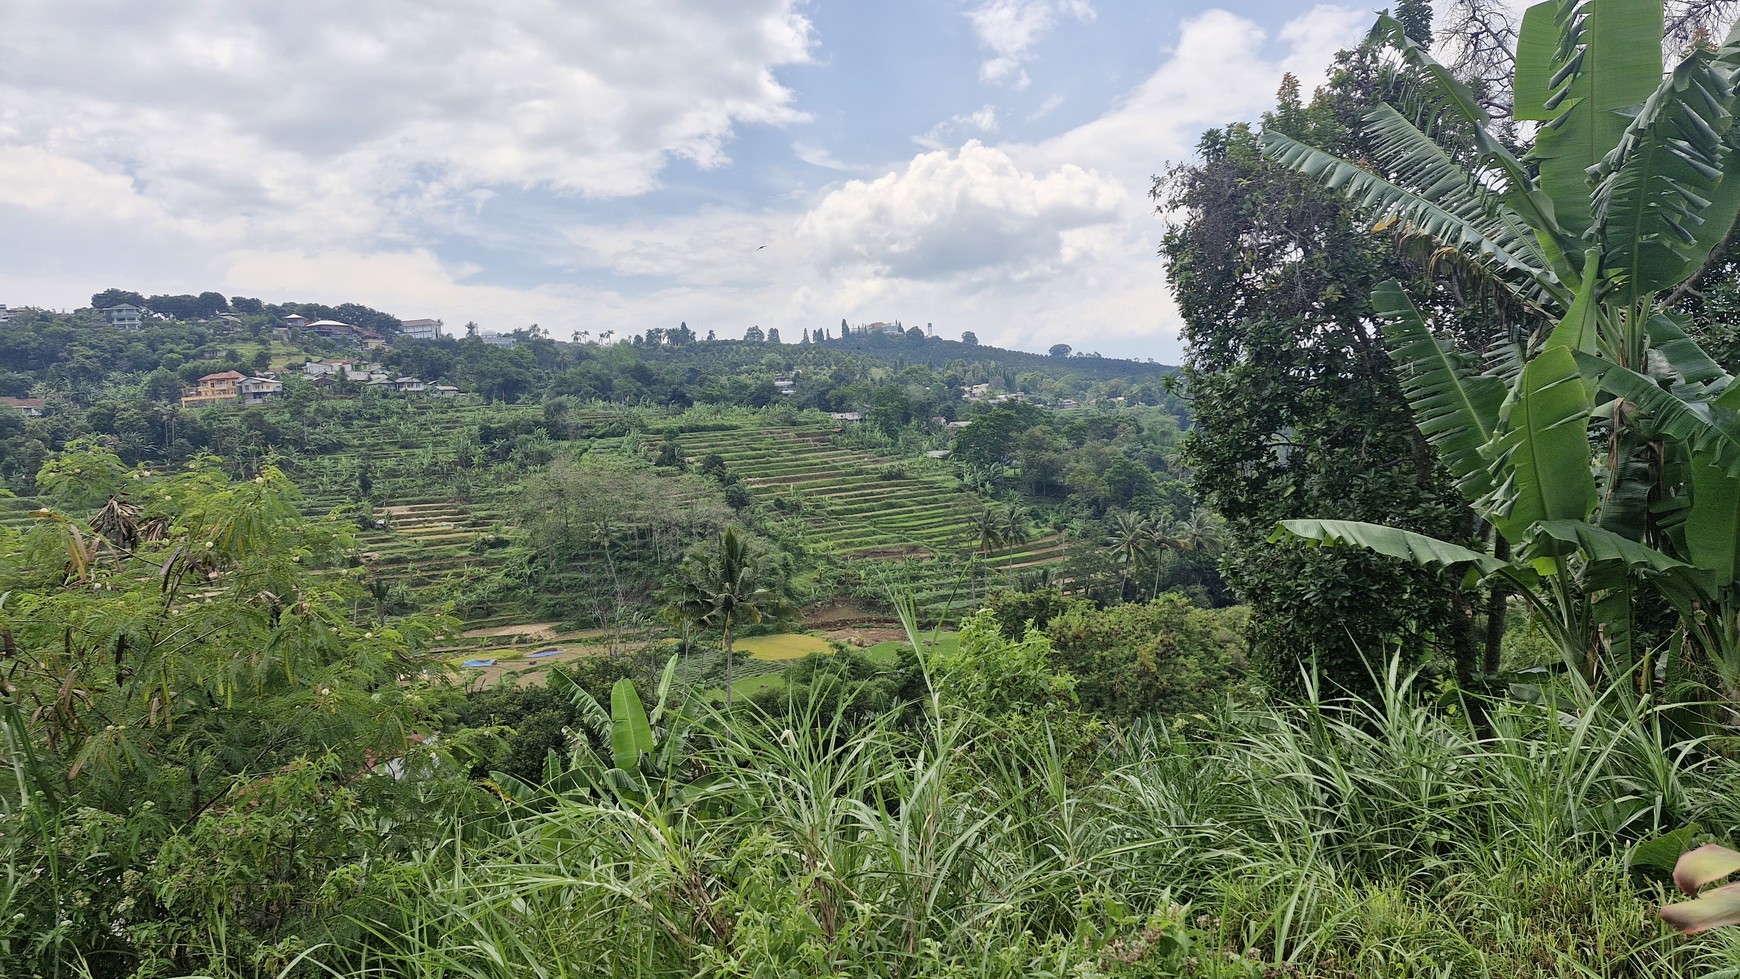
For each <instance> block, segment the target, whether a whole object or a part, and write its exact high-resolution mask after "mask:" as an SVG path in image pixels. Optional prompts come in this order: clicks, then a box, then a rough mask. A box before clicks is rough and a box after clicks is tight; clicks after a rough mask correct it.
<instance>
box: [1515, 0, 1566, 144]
mask: <svg viewBox="0 0 1740 979" xmlns="http://www.w3.org/2000/svg"><path fill="white" fill-rule="evenodd" d="M1558 12H1559V4H1558V0H1546V2H1545V3H1537V4H1535V5H1534V6H1532V7H1530V8H1528V9H1527V10H1525V11H1523V16H1522V27H1521V28H1520V29H1518V31H1517V37H1516V73H1515V75H1514V77H1513V78H1512V79H1511V86H1510V94H1511V112H1510V115H1511V118H1512V119H1515V120H1517V121H1518V122H1546V121H1548V120H1550V119H1552V118H1553V117H1555V116H1557V115H1558V114H1559V113H1558V110H1557V109H1549V108H1547V103H1548V102H1550V101H1552V98H1553V56H1554V55H1555V54H1556V53H1558V50H1559V28H1558V24H1557V23H1556V20H1555V19H1556V15H1557V14H1558Z"/></svg>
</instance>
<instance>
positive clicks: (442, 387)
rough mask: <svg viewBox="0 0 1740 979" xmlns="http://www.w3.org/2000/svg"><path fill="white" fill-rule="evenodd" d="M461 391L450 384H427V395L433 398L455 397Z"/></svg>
mask: <svg viewBox="0 0 1740 979" xmlns="http://www.w3.org/2000/svg"><path fill="white" fill-rule="evenodd" d="M462 393H464V392H462V391H460V390H459V389H458V388H456V387H454V386H453V385H451V384H431V385H429V396H430V397H434V398H457V397H459V395H460V394H462Z"/></svg>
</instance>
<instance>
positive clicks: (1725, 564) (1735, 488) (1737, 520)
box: [1686, 461, 1740, 585]
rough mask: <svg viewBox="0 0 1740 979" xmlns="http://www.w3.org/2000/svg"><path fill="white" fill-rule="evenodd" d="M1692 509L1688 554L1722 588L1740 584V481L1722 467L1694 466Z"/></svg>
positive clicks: (1687, 529)
mask: <svg viewBox="0 0 1740 979" xmlns="http://www.w3.org/2000/svg"><path fill="white" fill-rule="evenodd" d="M1691 469H1692V506H1691V509H1690V510H1688V511H1687V512H1686V550H1687V553H1688V556H1689V557H1691V559H1692V562H1693V563H1694V564H1696V565H1697V566H1698V567H1700V568H1706V569H1708V570H1709V572H1710V573H1711V574H1713V575H1714V576H1715V577H1716V581H1717V583H1718V584H1723V585H1726V584H1732V583H1734V582H1736V581H1740V478H1736V477H1735V476H1734V475H1733V474H1731V473H1729V472H1727V471H1726V470H1724V469H1722V468H1721V467H1719V466H1714V465H1710V464H1708V463H1705V462H1699V461H1693V462H1692V466H1691Z"/></svg>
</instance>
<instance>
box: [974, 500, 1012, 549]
mask: <svg viewBox="0 0 1740 979" xmlns="http://www.w3.org/2000/svg"><path fill="white" fill-rule="evenodd" d="M967 525H968V526H969V527H971V528H973V534H974V536H976V537H977V538H978V539H979V543H978V548H979V556H981V557H988V556H990V554H991V552H992V551H994V550H996V549H997V548H999V547H1002V546H1003V532H1004V523H1003V520H1002V519H1001V518H1000V517H999V516H998V514H997V511H996V510H994V509H992V508H991V507H989V506H987V507H985V508H984V509H982V510H980V511H979V512H978V513H975V514H973V515H972V516H970V517H968V518H967Z"/></svg>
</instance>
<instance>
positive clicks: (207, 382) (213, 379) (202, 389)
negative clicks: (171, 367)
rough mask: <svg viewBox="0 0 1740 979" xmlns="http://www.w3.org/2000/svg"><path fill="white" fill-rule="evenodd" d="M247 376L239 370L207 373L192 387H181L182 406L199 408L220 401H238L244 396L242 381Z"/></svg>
mask: <svg viewBox="0 0 1740 979" xmlns="http://www.w3.org/2000/svg"><path fill="white" fill-rule="evenodd" d="M246 379H247V377H246V375H244V374H241V373H239V372H237V371H223V372H222V373H219V374H207V375H205V376H204V377H202V378H200V379H199V382H198V383H197V384H195V385H194V386H193V387H190V388H182V389H181V406H182V407H183V408H198V407H200V406H202V405H209V404H215V403H216V402H219V401H236V400H239V399H240V398H241V396H242V382H243V381H244V380H246Z"/></svg>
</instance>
